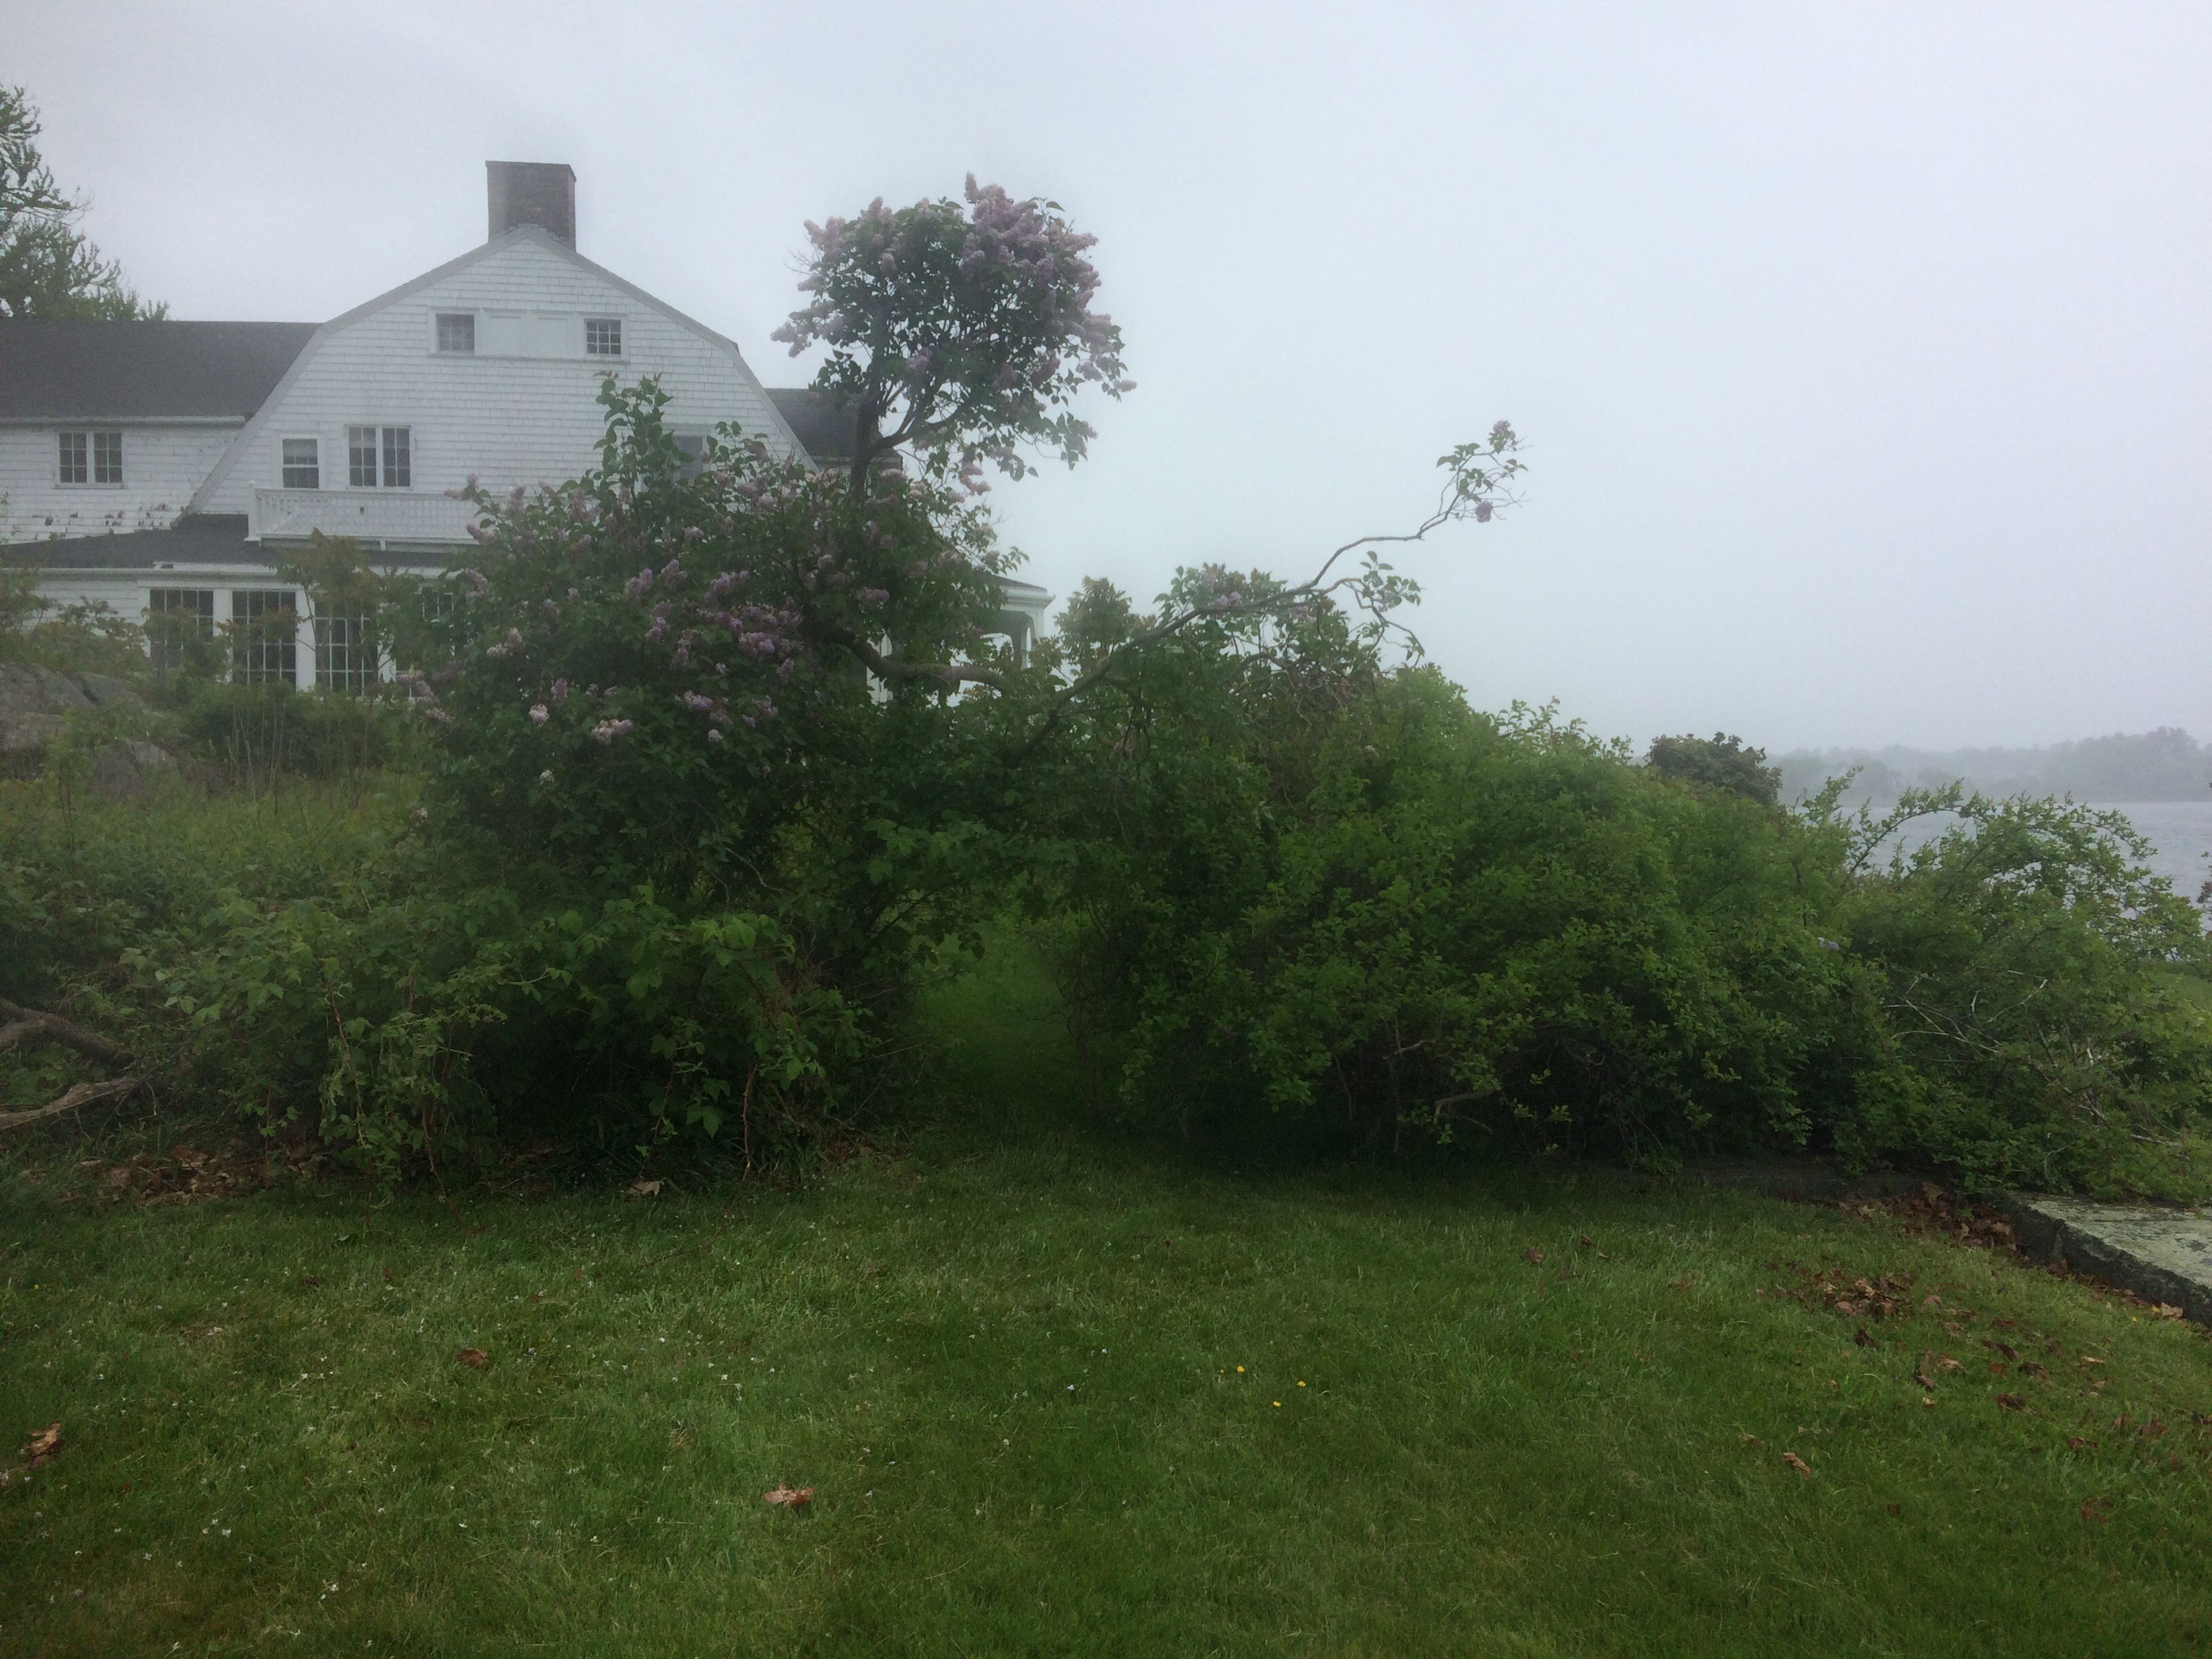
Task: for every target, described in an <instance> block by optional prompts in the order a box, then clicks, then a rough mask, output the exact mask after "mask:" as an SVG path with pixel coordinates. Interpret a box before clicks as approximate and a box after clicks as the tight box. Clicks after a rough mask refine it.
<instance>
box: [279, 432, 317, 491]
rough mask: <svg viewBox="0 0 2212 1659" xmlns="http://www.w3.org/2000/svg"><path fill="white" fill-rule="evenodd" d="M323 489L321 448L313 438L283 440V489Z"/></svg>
mask: <svg viewBox="0 0 2212 1659" xmlns="http://www.w3.org/2000/svg"><path fill="white" fill-rule="evenodd" d="M322 487H323V446H322V443H321V441H320V440H319V439H315V438H287V439H285V440H284V488H285V489H321V488H322Z"/></svg>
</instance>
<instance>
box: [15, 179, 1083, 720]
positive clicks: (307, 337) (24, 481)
mask: <svg viewBox="0 0 2212 1659" xmlns="http://www.w3.org/2000/svg"><path fill="white" fill-rule="evenodd" d="M485 167H486V172H487V174H488V181H489V239H488V240H486V241H485V243H484V244H483V246H481V247H478V248H475V249H472V250H471V251H470V252H467V253H465V254H463V255H462V256H461V257H460V258H458V259H454V260H452V261H450V262H448V263H447V264H442V265H441V266H439V267H438V268H437V269H436V270H431V271H428V272H425V273H424V274H423V275H422V276H418V277H416V278H415V279H414V280H413V281H412V282H410V283H403V284H402V285H401V286H400V287H398V288H396V289H392V291H391V292H390V293H388V294H384V295H379V296H378V297H377V298H375V299H374V300H371V301H368V303H367V304H365V305H362V306H358V307H355V308H354V309H353V310H351V311H349V312H347V313H345V314H344V315H343V316H341V317H337V318H333V319H331V321H329V322H327V323H325V324H323V325H321V326H320V327H316V326H314V325H308V324H298V323H203V322H150V323H142V322H84V323H55V322H27V321H17V320H8V321H0V544H7V545H8V547H9V551H10V552H11V553H12V555H13V556H15V560H16V561H17V562H29V563H32V564H33V565H34V566H35V567H36V568H38V569H39V571H40V591H41V592H42V593H43V594H44V595H45V596H46V598H47V599H48V600H49V601H50V602H52V603H53V604H56V605H67V604H70V603H75V602H77V601H81V600H100V601H104V602H106V604H107V605H110V606H112V608H113V609H114V610H116V611H118V612H120V613H122V614H124V615H125V616H129V617H146V616H149V615H151V614H155V613H157V612H179V611H181V612H184V613H185V614H187V615H190V616H193V617H197V618H198V619H199V622H200V625H201V626H202V627H203V628H204V629H206V630H207V631H208V632H209V633H210V635H212V634H213V632H214V630H215V629H216V627H217V626H218V625H219V624H222V623H238V624H241V625H243V624H251V623H253V622H254V621H255V619H256V618H258V617H264V616H268V617H272V618H281V617H283V616H284V615H286V614H288V613H289V614H291V615H295V616H297V617H299V618H300V620H299V622H298V623H297V625H296V629H284V628H283V627H281V626H278V627H275V628H269V627H264V628H259V629H253V628H242V629H241V630H240V632H241V636H242V637H243V638H244V639H245V643H244V645H243V646H242V647H241V651H240V657H239V659H238V662H237V667H236V671H237V672H238V673H239V674H240V676H241V677H243V678H249V679H255V680H270V681H284V680H289V681H290V682H292V683H294V684H297V685H299V686H301V687H303V688H304V687H307V686H312V685H315V684H323V685H327V686H331V687H334V688H340V689H343V688H353V687H358V686H360V685H361V684H362V683H363V682H364V681H365V680H366V678H368V677H369V676H370V675H373V674H374V673H375V672H376V671H377V666H376V665H375V664H374V662H373V661H371V660H370V659H368V657H367V655H366V653H363V652H362V649H361V645H362V641H360V640H359V638H358V637H357V628H356V626H355V625H354V624H352V623H349V621H348V619H346V618H343V617H316V616H314V615H313V611H312V610H311V608H310V605H309V603H308V601H307V596H306V595H304V594H302V593H301V592H299V591H298V590H297V589H294V588H289V587H287V586H284V585H283V583H282V582H281V580H279V578H278V575H277V570H276V566H277V562H278V560H279V559H280V558H281V556H282V552H281V550H282V549H283V547H284V546H285V545H286V544H299V543H303V542H305V541H306V540H307V538H308V537H309V536H310V535H311V534H312V533H313V532H316V531H321V532H323V533H325V535H330V536H349V537H352V538H356V539H357V540H359V541H360V542H361V543H362V544H363V545H364V546H367V547H370V548H373V549H374V550H377V551H378V555H379V557H380V562H388V563H390V564H392V565H394V566H408V565H419V566H422V567H424V568H426V569H428V568H439V567H442V566H443V565H445V564H447V562H449V561H453V560H455V559H456V556H457V555H458V554H459V550H461V549H464V548H466V547H468V546H471V545H472V543H471V538H470V536H469V533H468V532H469V526H470V524H471V520H472V518H473V515H474V509H473V508H471V507H470V505H469V504H468V503H467V502H465V501H459V500H457V499H455V498H454V497H453V496H452V495H449V494H448V493H447V492H448V491H451V490H454V489H459V488H460V487H461V486H463V485H464V484H465V483H467V481H468V480H469V478H470V477H476V478H477V480H478V481H479V482H480V483H483V485H484V486H485V487H486V488H488V489H492V490H494V491H495V492H504V491H506V490H507V489H512V488H513V487H514V486H516V485H521V486H523V487H525V488H532V487H535V486H536V485H538V484H540V483H558V482H561V481H562V480H564V479H567V478H572V477H576V476H577V475H578V474H580V473H581V472H583V471H586V469H588V468H589V467H591V466H592V465H594V464H595V463H596V461H597V460H598V459H599V457H598V453H597V450H596V447H595V446H596V445H597V443H598V441H599V437H600V435H601V432H602V430H603V427H604V411H603V410H601V409H600V408H599V404H598V402H597V397H598V393H599V386H600V382H601V380H602V378H603V377H604V376H605V375H606V374H609V373H610V372H611V373H613V374H617V375H618V376H619V377H620V378H621V379H622V380H623V382H624V383H626V384H634V383H635V381H637V380H640V379H641V378H642V377H644V376H647V375H653V376H655V377H657V378H658V379H659V383H660V386H661V388H662V390H663V391H665V392H667V393H668V395H669V398H670V403H669V407H668V418H669V422H670V424H671V428H672V429H673V430H674V431H675V433H676V434H677V435H678V440H679V441H693V440H696V438H698V437H700V436H703V435H705V434H706V433H708V432H710V431H712V430H713V429H714V428H716V427H717V426H719V425H720V424H721V423H722V422H726V421H734V422H737V423H738V426H739V428H741V429H742V430H743V431H744V432H745V433H746V434H748V435H753V436H757V437H758V438H759V439H760V440H761V441H763V442H764V443H765V444H766V445H767V446H768V447H769V451H770V452H771V453H774V454H776V455H779V456H789V455H796V456H799V458H800V459H805V460H809V461H811V462H814V463H816V464H820V465H836V463H837V462H838V461H839V460H840V459H841V458H842V457H844V456H849V455H850V453H852V444H851V420H850V417H849V416H841V415H840V414H839V412H838V411H837V410H836V409H834V408H833V407H831V406H829V404H827V403H826V402H825V401H824V400H823V399H821V398H818V397H817V395H816V394H814V393H812V392H807V391H804V390H790V389H781V388H779V389H776V390H769V389H767V388H764V387H763V386H762V385H761V383H760V381H759V380H758V379H757V377H756V376H755V375H754V374H753V372H752V369H751V368H750V365H749V364H747V363H746V362H745V360H744V356H743V355H742V354H741V353H740V352H739V351H738V348H737V346H736V345H735V344H733V343H732V342H731V341H729V340H727V339H726V338H724V337H722V336H721V335H719V334H717V333H715V332H714V331H713V330H711V329H709V328H708V327H706V326H705V325H702V324H700V323H697V322H695V321H693V320H692V319H690V318H689V317H686V316H684V314H683V313H680V312H678V311H677V310H676V309H674V308H673V307H671V306H668V305H666V304H665V303H663V302H662V301H659V300H656V299H655V298H653V295H649V294H647V293H646V292H645V291H644V290H643V289H639V288H635V287H633V286H632V285H631V284H630V283H626V282H624V281H623V279H622V278H621V277H619V276H616V275H615V274H614V273H613V272H612V271H611V270H606V269H605V268H604V267H602V266H600V265H598V264H593V263H592V261H591V260H589V259H586V258H584V257H583V256H582V255H581V254H580V253H578V252H576V247H575V174H574V173H573V172H571V171H570V170H569V169H568V167H566V166H564V165H562V164H560V163H548V162H530V161H489V162H487V163H485ZM32 544H35V545H32ZM1005 590H1006V610H1005V611H1004V612H1003V613H1002V615H1001V618H1000V620H1001V623H1002V624H1003V626H1004V627H1005V629H1006V632H1007V633H1008V634H1010V635H1012V636H1013V637H1014V639H1015V640H1016V641H1017V643H1024V644H1025V643H1026V641H1028V640H1029V639H1030V638H1031V637H1033V636H1034V635H1035V632H1036V629H1038V628H1039V627H1040V626H1041V625H1042V622H1043V619H1044V612H1045V610H1046V608H1047V607H1048V605H1050V604H1051V600H1052V596H1051V595H1050V594H1049V593H1048V592H1045V591H1044V590H1043V589H1042V588H1040V587H1035V586H1030V584H1028V583H1025V582H1012V581H1010V582H1007V583H1006V584H1005Z"/></svg>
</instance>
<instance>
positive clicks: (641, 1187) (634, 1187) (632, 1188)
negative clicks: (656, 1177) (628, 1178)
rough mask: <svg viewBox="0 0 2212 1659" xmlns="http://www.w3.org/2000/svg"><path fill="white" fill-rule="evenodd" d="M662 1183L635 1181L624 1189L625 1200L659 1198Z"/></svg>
mask: <svg viewBox="0 0 2212 1659" xmlns="http://www.w3.org/2000/svg"><path fill="white" fill-rule="evenodd" d="M660 1188H661V1183H660V1182H658V1181H633V1182H630V1183H629V1186H627V1187H625V1188H623V1197H624V1198H659V1196H660Z"/></svg>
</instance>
